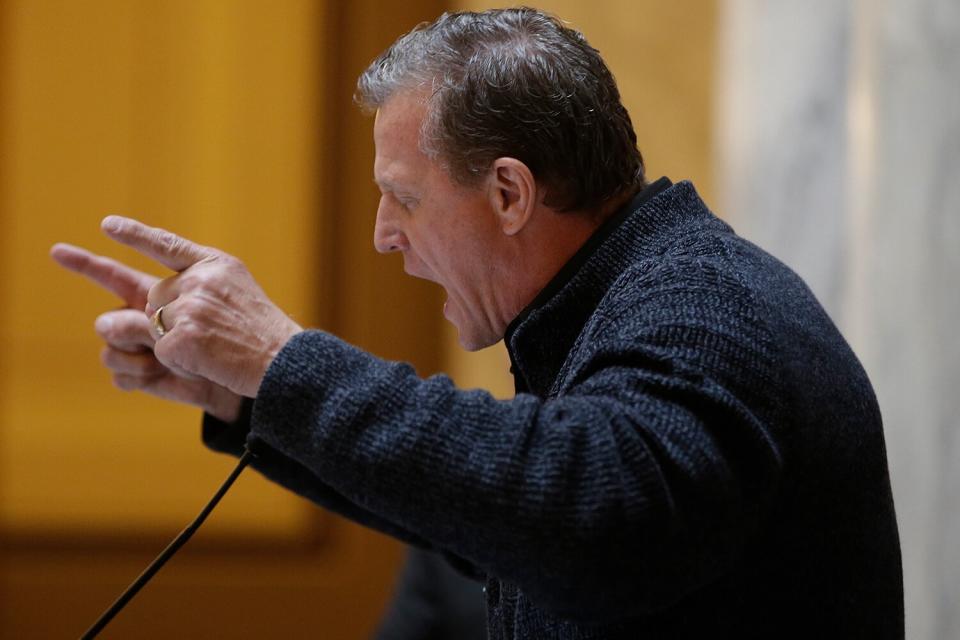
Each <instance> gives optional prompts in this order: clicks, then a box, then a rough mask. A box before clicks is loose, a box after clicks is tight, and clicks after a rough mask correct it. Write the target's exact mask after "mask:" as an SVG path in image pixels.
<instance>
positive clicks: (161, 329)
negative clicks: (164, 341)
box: [150, 305, 167, 338]
mask: <svg viewBox="0 0 960 640" xmlns="http://www.w3.org/2000/svg"><path fill="white" fill-rule="evenodd" d="M165 306H166V305H163V306H161V307H160V308H159V309H157V310H156V311H154V312H153V315H152V316H150V320H151V321H152V322H153V328H154V329H156V330H157V335H158V336H159V337H161V338H162V337H163V336H164V334H165V333H166V332H167V328H166V327H165V326H163V318H161V317H160V314H161V313H163V307H165Z"/></svg>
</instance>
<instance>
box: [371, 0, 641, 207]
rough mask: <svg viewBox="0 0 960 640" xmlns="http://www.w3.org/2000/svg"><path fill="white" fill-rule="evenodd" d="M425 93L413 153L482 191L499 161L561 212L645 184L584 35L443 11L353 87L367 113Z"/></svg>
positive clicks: (531, 15) (543, 23)
mask: <svg viewBox="0 0 960 640" xmlns="http://www.w3.org/2000/svg"><path fill="white" fill-rule="evenodd" d="M411 90H426V91H427V92H428V106H427V116H426V117H425V119H424V122H423V126H422V128H421V135H420V146H421V148H422V149H423V151H424V152H425V153H427V154H428V155H430V156H431V157H433V158H436V159H438V160H439V161H440V162H441V163H442V164H443V165H444V167H445V168H446V170H447V171H448V173H449V174H450V175H451V177H452V178H453V179H454V180H455V181H457V182H459V183H461V184H465V185H473V184H477V183H478V182H479V180H481V179H482V178H483V176H484V175H486V173H487V171H488V170H489V169H490V165H491V163H492V162H493V161H494V160H495V159H497V158H499V157H504V156H506V157H512V158H516V159H518V160H520V161H521V162H523V163H524V164H526V165H527V166H528V167H529V168H530V170H531V172H532V173H533V175H534V177H535V178H536V179H537V181H538V182H539V183H541V185H543V186H544V187H545V188H546V191H547V197H546V204H547V205H548V206H551V207H553V208H555V209H557V210H560V211H573V210H590V209H593V208H596V207H598V206H599V205H600V204H602V203H603V202H605V201H606V200H608V199H610V198H612V197H615V196H617V195H619V194H622V193H624V192H625V191H627V190H632V189H635V188H638V187H640V186H643V185H644V183H645V179H644V167H643V158H642V156H641V155H640V151H639V150H638V149H637V136H636V134H635V133H634V131H633V124H632V123H631V121H630V116H629V114H628V113H627V111H626V109H624V107H623V105H622V104H621V102H620V92H619V91H618V90H617V85H616V82H615V81H614V79H613V75H612V74H611V73H610V70H609V69H608V68H607V65H606V64H605V63H604V62H603V59H602V58H601V57H600V54H599V52H598V51H597V50H596V49H594V48H593V47H591V46H590V45H589V44H588V43H587V41H586V39H585V38H584V37H583V35H582V34H581V33H580V32H578V31H575V30H573V29H569V28H567V27H565V26H564V25H563V23H561V22H560V20H558V19H557V18H555V17H553V16H550V15H547V14H545V13H543V12H540V11H537V10H535V9H530V8H525V7H523V8H517V9H495V10H491V11H484V12H482V13H472V12H460V13H445V14H443V15H442V16H440V17H439V18H438V19H437V20H436V21H434V22H432V23H423V24H421V25H419V26H417V27H416V28H415V29H414V30H413V31H411V32H410V33H407V34H406V35H404V36H401V37H400V38H399V39H398V40H397V41H396V42H394V43H393V45H391V46H390V47H389V48H388V49H387V50H386V51H384V52H383V53H382V54H380V56H378V57H377V59H376V60H374V61H373V62H372V63H371V64H370V66H369V67H368V68H367V69H366V71H364V72H363V74H361V76H360V78H359V80H358V81H357V92H356V94H355V100H356V102H357V103H358V104H359V105H360V106H361V107H363V108H365V109H367V110H371V111H372V110H376V109H379V108H380V107H382V106H383V105H384V104H385V103H386V102H387V101H388V100H389V99H390V97H391V96H392V95H394V94H396V93H399V92H404V91H411Z"/></svg>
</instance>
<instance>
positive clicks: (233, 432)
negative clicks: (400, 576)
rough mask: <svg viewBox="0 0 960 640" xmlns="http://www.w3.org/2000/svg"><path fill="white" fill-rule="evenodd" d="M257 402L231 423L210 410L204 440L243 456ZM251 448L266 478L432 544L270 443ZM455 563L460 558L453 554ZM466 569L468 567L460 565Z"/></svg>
mask: <svg viewBox="0 0 960 640" xmlns="http://www.w3.org/2000/svg"><path fill="white" fill-rule="evenodd" d="M252 408H253V402H252V401H251V400H249V399H246V400H244V404H243V408H242V409H241V412H240V418H239V419H238V420H237V421H236V422H232V423H227V422H223V421H221V420H218V419H217V418H215V417H213V416H212V415H210V414H204V416H203V427H202V438H203V443H204V444H205V445H206V446H207V447H209V448H210V449H212V450H213V451H217V452H220V453H226V454H229V455H233V456H240V455H242V454H243V452H244V447H245V446H246V444H247V440H248V436H249V432H250V414H251V411H252ZM250 447H251V451H252V452H253V453H254V454H255V455H254V457H253V460H252V462H251V463H250V466H251V467H253V468H254V469H256V470H257V471H258V472H260V473H261V474H262V475H263V476H265V477H266V478H269V479H270V480H272V481H273V482H276V483H277V484H279V485H280V486H282V487H285V488H287V489H289V490H291V491H293V492H294V493H297V494H299V495H301V496H303V497H304V498H307V499H308V500H310V501H312V502H314V503H316V504H318V505H320V506H322V507H324V508H325V509H328V510H330V511H332V512H334V513H336V514H338V515H341V516H343V517H345V518H349V519H350V520H353V521H354V522H358V523H360V524H362V525H364V526H367V527H370V528H371V529H376V530H377V531H380V532H381V533H385V534H387V535H389V536H393V537H394V538H397V539H398V540H402V541H403V542H406V543H408V544H411V545H414V546H417V547H423V548H429V547H430V544H429V543H428V542H427V541H425V540H424V539H423V538H420V537H419V536H417V535H415V534H413V533H411V532H410V531H407V530H405V529H403V528H401V527H398V526H397V525H395V524H394V523H392V522H389V521H387V520H384V519H383V518H380V517H378V516H377V515H375V514H373V513H371V512H369V511H367V510H365V509H363V508H361V507H359V506H357V504H355V503H354V502H351V501H350V500H348V499H346V498H344V497H343V496H342V495H341V494H339V493H338V492H337V491H336V490H335V489H333V488H332V487H331V486H329V485H328V484H326V483H324V482H323V481H322V480H320V478H318V477H317V476H316V475H314V474H313V473H312V472H311V471H310V470H309V469H307V468H306V467H304V466H303V465H302V464H301V463H299V462H298V461H297V460H295V459H293V458H291V457H288V456H286V455H284V454H283V453H282V452H280V451H277V450H276V449H272V448H270V447H264V446H257V443H256V442H253V443H251V445H250ZM450 561H451V563H452V564H455V563H456V562H457V558H450ZM460 570H461V571H463V572H466V571H467V569H465V568H464V569H460Z"/></svg>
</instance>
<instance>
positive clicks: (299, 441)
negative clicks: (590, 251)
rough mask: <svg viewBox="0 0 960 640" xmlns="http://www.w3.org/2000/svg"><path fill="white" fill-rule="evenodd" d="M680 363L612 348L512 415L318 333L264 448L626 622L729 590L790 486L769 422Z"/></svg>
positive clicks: (436, 542) (258, 412)
mask: <svg viewBox="0 0 960 640" xmlns="http://www.w3.org/2000/svg"><path fill="white" fill-rule="evenodd" d="M666 362H670V363H671V364H670V365H669V366H667V367H666V368H665V364H664V363H666ZM674 362H675V361H674V360H671V359H669V358H665V357H664V354H662V353H659V352H658V351H657V349H656V348H655V346H651V345H649V344H636V345H634V346H633V347H631V348H623V346H622V345H621V346H620V347H618V348H617V349H615V350H611V351H610V352H609V353H605V352H604V350H603V348H602V347H601V348H598V349H597V353H596V355H595V357H593V358H592V359H591V363H590V366H589V367H588V368H587V369H584V370H583V371H582V372H581V373H580V374H578V376H577V377H578V378H579V380H580V381H579V382H577V383H576V384H575V385H574V386H573V387H572V388H571V389H569V392H567V393H565V394H564V395H563V396H560V397H557V398H554V399H548V400H543V399H540V398H538V397H535V396H532V395H525V394H521V395H518V396H517V397H516V398H514V399H512V400H509V401H501V400H497V399H495V398H493V397H492V396H491V395H489V394H488V393H486V392H483V391H478V390H474V391H463V390H459V389H457V388H455V387H454V385H453V384H452V383H451V381H450V380H449V379H448V378H447V377H445V376H433V377H430V378H428V379H425V380H424V379H420V378H419V377H418V376H417V375H416V374H415V372H414V371H413V369H412V368H411V367H410V366H408V365H406V364H402V363H394V362H388V361H384V360H381V359H378V358H376V357H374V356H372V355H370V354H368V353H365V352H363V351H361V350H359V349H357V348H355V347H353V346H351V345H349V344H347V343H345V342H343V341H342V340H340V339H338V338H336V337H334V336H331V335H329V334H327V333H324V332H320V331H306V332H303V333H301V334H298V335H297V336H295V337H294V338H293V339H292V340H291V341H290V342H289V343H288V344H287V345H286V347H285V348H284V349H283V350H282V351H281V353H280V354H279V355H278V356H277V358H276V359H275V360H274V362H273V363H272V365H271V367H270V369H269V371H268V372H267V375H266V376H265V378H264V381H263V383H262V385H261V388H260V392H259V394H258V399H257V401H256V403H255V405H254V409H253V417H252V425H253V426H252V429H251V432H250V436H249V437H250V440H251V442H254V443H257V445H258V446H260V447H263V448H264V449H268V450H272V451H274V452H276V453H275V455H277V456H283V457H285V458H288V459H290V460H292V461H295V462H296V465H297V468H298V473H299V474H300V478H301V479H302V480H303V481H304V482H307V481H313V482H316V483H318V485H319V486H322V487H323V491H324V492H333V493H335V494H336V495H337V496H338V497H339V498H340V499H342V500H344V501H345V502H348V503H351V504H352V505H355V506H356V508H357V509H359V510H360V512H361V513H364V514H374V515H375V517H376V518H377V521H378V522H380V523H389V524H390V526H392V527H393V528H395V529H396V530H399V531H404V532H411V533H412V534H413V535H414V536H416V537H417V538H421V539H423V540H425V541H429V543H430V544H431V545H433V546H435V547H437V548H439V549H441V550H443V551H446V552H452V553H454V554H455V555H457V556H459V557H462V558H464V559H466V560H467V561H469V562H471V563H472V564H474V565H475V566H477V567H479V568H480V569H481V570H483V571H484V572H486V573H488V574H490V575H495V576H497V577H498V578H500V579H501V580H503V581H507V582H510V583H513V584H515V585H517V586H518V587H520V588H521V589H522V590H523V592H524V593H525V594H526V595H527V596H528V597H530V598H531V600H533V601H534V602H536V603H537V605H538V606H540V607H541V608H544V609H546V610H549V611H552V612H554V613H556V614H558V615H561V616H564V617H567V618H571V619H575V620H576V619H579V620H582V621H609V620H615V619H617V618H622V617H626V616H632V615H638V614H641V613H649V612H652V611H656V610H657V609H659V608H661V607H664V606H666V605H669V604H671V603H672V602H674V601H676V600H677V599H678V598H680V597H682V596H684V595H686V594H688V593H690V592H692V591H693V590H695V589H697V588H698V587H700V586H703V585H705V584H707V583H708V582H710V581H712V580H714V579H716V578H717V577H718V576H719V575H721V574H722V572H723V571H724V570H725V569H726V568H728V567H729V566H730V565H732V563H733V562H734V561H735V560H736V557H737V556H738V554H740V553H741V552H742V550H743V547H744V543H745V541H746V539H747V538H748V537H749V535H750V533H751V532H752V531H753V529H754V527H755V525H756V522H757V520H758V517H759V511H760V504H761V503H762V497H763V495H764V494H765V492H767V491H768V490H769V489H770V488H771V487H772V485H773V484H774V483H775V480H776V473H777V467H778V464H779V461H778V458H777V452H776V448H775V447H774V446H773V444H772V443H771V441H770V440H769V434H768V432H767V430H766V429H765V428H764V426H763V424H762V423H761V422H760V421H759V420H758V418H757V417H756V416H755V415H754V414H753V413H751V411H750V410H749V409H748V408H747V407H746V406H744V405H743V404H742V403H740V402H739V401H738V400H737V398H736V397H735V396H734V395H733V394H731V393H730V392H729V390H728V389H726V388H725V387H724V386H723V385H722V384H720V383H718V382H717V381H716V380H712V379H710V378H709V377H704V376H703V375H701V374H699V373H697V372H688V371H685V370H683V367H682V366H681V365H677V364H674ZM301 489H302V487H301ZM361 522H362V520H361ZM382 530H383V529H382Z"/></svg>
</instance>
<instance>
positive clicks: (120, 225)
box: [100, 216, 217, 271]
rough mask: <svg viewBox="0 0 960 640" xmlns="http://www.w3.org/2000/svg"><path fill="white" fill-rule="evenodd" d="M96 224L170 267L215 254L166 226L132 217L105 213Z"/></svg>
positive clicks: (181, 266)
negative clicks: (162, 227) (162, 226)
mask: <svg viewBox="0 0 960 640" xmlns="http://www.w3.org/2000/svg"><path fill="white" fill-rule="evenodd" d="M100 228H101V229H103V231H104V232H105V233H106V234H107V235H108V236H110V237H111V238H112V239H114V240H116V241H117V242H120V243H123V244H125V245H127V246H128V247H130V248H132V249H136V250H137V251H139V252H140V253H142V254H143V255H145V256H147V257H148V258H153V259H154V260H156V261H157V262H159V263H160V264H162V265H164V266H166V267H169V268H170V269H173V270H174V271H183V270H184V269H186V268H187V267H189V266H191V265H193V264H196V263H197V262H200V261H201V260H204V259H206V258H211V257H213V256H215V255H217V253H216V250H215V249H211V248H210V247H204V246H203V245H199V244H197V243H195V242H191V241H190V240H187V239H186V238H182V237H180V236H178V235H177V234H175V233H172V232H170V231H167V230H166V229H160V228H158V227H149V226H147V225H145V224H143V223H142V222H140V221H138V220H134V219H133V218H124V217H123V216H107V217H106V218H104V219H103V222H102V223H101V224H100Z"/></svg>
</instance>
